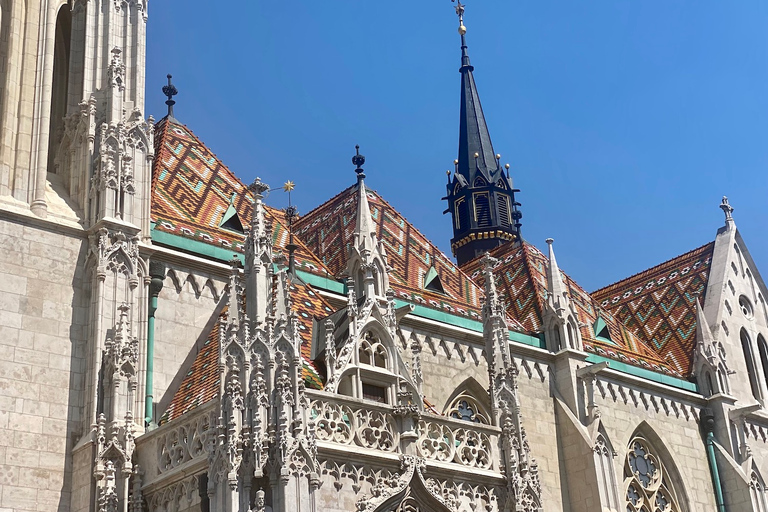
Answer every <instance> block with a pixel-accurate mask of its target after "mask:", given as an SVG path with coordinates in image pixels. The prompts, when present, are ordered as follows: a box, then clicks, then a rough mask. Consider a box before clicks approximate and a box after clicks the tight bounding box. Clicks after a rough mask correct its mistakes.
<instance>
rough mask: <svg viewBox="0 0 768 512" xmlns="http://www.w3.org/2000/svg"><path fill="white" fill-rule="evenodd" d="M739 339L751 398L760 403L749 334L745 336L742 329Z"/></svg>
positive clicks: (744, 330)
mask: <svg viewBox="0 0 768 512" xmlns="http://www.w3.org/2000/svg"><path fill="white" fill-rule="evenodd" d="M739 339H740V340H741V350H742V352H743V353H744V364H745V365H746V367H747V376H748V377H749V386H750V388H751V390H752V396H753V397H754V398H755V400H759V401H762V396H763V395H762V391H761V389H760V381H759V380H758V378H757V363H756V360H755V353H754V351H753V348H752V339H751V338H750V337H749V334H747V330H746V329H744V328H743V327H742V328H741V330H740V331H739Z"/></svg>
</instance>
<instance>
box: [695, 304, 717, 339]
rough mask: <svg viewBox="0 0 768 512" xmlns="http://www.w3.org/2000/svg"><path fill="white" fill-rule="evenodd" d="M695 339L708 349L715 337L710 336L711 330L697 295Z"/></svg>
mask: <svg viewBox="0 0 768 512" xmlns="http://www.w3.org/2000/svg"><path fill="white" fill-rule="evenodd" d="M696 339H697V340H699V343H701V344H703V345H704V346H705V347H710V346H712V344H713V343H714V342H715V337H714V336H712V330H711V329H710V328H709V324H708V323H707V318H706V317H705V316H704V308H702V307H701V302H700V301H699V296H698V295H697V296H696Z"/></svg>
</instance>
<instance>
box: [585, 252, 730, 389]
mask: <svg viewBox="0 0 768 512" xmlns="http://www.w3.org/2000/svg"><path fill="white" fill-rule="evenodd" d="M714 248H715V244H714V242H711V243H708V244H706V245H703V246H701V247H699V248H698V249H694V250H692V251H690V252H687V253H685V254H683V255H680V256H678V257H676V258H673V259H671V260H669V261H666V262H664V263H661V264H660V265H656V266H655V267H652V268H650V269H648V270H645V271H643V272H640V273H639V274H635V275H633V276H631V277H628V278H626V279H623V280H621V281H619V282H617V283H614V284H612V285H610V286H606V287H605V288H601V289H600V290H597V291H595V292H594V293H592V297H594V298H595V300H596V301H597V302H598V303H600V305H601V307H603V308H605V309H607V310H609V311H612V312H613V314H614V315H615V316H616V318H618V319H619V321H620V322H621V323H622V324H623V325H624V326H625V327H626V328H627V329H628V330H630V331H632V332H633V333H635V334H636V335H637V336H638V337H639V338H641V339H643V340H644V341H645V342H646V343H647V345H648V346H649V347H650V348H651V350H653V351H654V352H655V353H656V354H657V355H658V357H659V358H660V359H662V360H664V361H666V362H667V363H668V364H669V365H670V366H672V367H674V368H675V369H676V370H677V371H678V372H680V373H681V374H683V375H686V376H687V375H689V374H690V372H691V367H692V364H693V354H694V346H695V343H696V297H697V296H699V300H701V301H702V303H703V302H704V295H705V294H704V291H705V290H706V288H707V281H708V279H709V271H710V268H711V267H710V265H711V263H712V253H713V252H714Z"/></svg>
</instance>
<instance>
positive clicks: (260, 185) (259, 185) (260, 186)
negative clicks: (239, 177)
mask: <svg viewBox="0 0 768 512" xmlns="http://www.w3.org/2000/svg"><path fill="white" fill-rule="evenodd" d="M248 190H250V191H251V192H253V193H254V195H257V196H261V195H263V194H264V192H266V191H267V190H269V185H267V184H266V183H264V182H263V181H261V178H258V177H257V178H256V180H255V181H254V182H253V183H251V184H250V185H248Z"/></svg>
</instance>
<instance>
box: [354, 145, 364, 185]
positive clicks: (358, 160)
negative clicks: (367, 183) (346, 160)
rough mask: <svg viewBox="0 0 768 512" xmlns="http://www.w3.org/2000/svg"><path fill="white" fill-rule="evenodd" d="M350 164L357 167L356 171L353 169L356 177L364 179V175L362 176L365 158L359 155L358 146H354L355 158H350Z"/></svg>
mask: <svg viewBox="0 0 768 512" xmlns="http://www.w3.org/2000/svg"><path fill="white" fill-rule="evenodd" d="M352 163H353V164H354V165H355V166H356V167H357V169H355V172H356V173H357V175H358V176H360V175H362V176H363V177H365V174H363V172H364V171H363V164H365V157H364V156H363V155H361V154H360V144H357V145H355V156H353V157H352Z"/></svg>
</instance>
